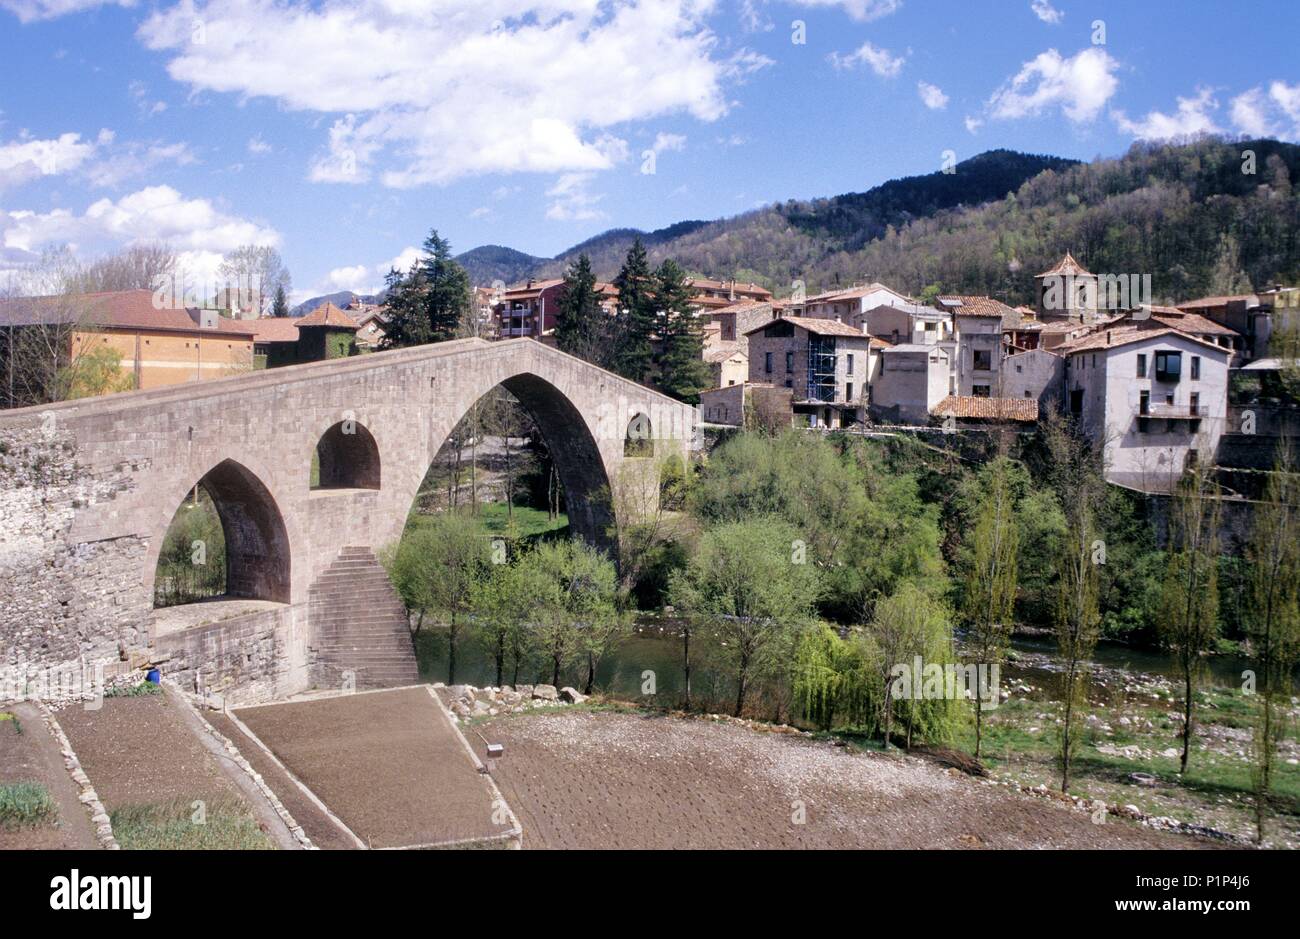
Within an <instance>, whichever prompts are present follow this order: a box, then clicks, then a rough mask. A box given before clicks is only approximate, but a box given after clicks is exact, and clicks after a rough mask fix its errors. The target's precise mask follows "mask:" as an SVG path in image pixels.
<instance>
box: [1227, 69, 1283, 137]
mask: <svg viewBox="0 0 1300 939" xmlns="http://www.w3.org/2000/svg"><path fill="white" fill-rule="evenodd" d="M1232 123H1233V126H1234V127H1235V128H1236V130H1237V132H1238V133H1240V134H1246V135H1247V136H1250V137H1283V136H1286V137H1290V138H1292V139H1297V138H1300V84H1296V85H1288V84H1286V83H1285V82H1281V81H1275V82H1272V83H1271V84H1270V85H1269V87H1268V91H1267V92H1265V91H1264V89H1263V87H1258V88H1251V89H1250V90H1249V91H1245V92H1242V93H1241V94H1239V95H1237V97H1235V98H1233V99H1232ZM1288 125H1289V126H1288Z"/></svg>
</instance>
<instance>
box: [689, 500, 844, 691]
mask: <svg viewBox="0 0 1300 939" xmlns="http://www.w3.org/2000/svg"><path fill="white" fill-rule="evenodd" d="M669 593H670V595H671V597H672V600H673V605H674V606H676V607H678V608H680V609H681V610H682V612H683V613H684V614H685V615H686V616H693V617H696V619H697V621H703V622H705V623H707V624H708V626H709V628H710V629H711V630H712V631H713V632H714V633H716V634H717V636H718V637H719V638H720V639H721V640H722V649H723V652H724V654H725V655H726V656H727V657H728V658H729V659H730V660H731V664H732V666H733V667H734V669H735V677H736V708H735V714H736V716H737V717H739V716H740V714H741V712H742V711H743V710H744V709H745V695H746V693H747V692H748V691H749V688H750V684H751V682H752V681H753V679H754V676H755V673H756V672H757V671H758V670H760V669H761V668H763V667H766V665H767V664H768V662H767V658H766V657H767V655H768V653H769V652H770V651H771V650H772V649H773V648H774V647H777V646H779V645H780V644H781V643H780V640H781V639H782V638H783V637H784V636H786V635H787V634H788V633H789V632H791V631H792V630H795V629H797V628H799V626H800V624H802V623H805V622H807V621H808V620H809V618H810V617H811V615H812V607H813V603H814V602H815V601H816V599H817V593H818V575H817V570H816V568H815V567H814V566H813V565H812V564H809V563H806V560H805V558H804V555H803V543H802V541H801V539H800V537H799V533H798V531H796V530H795V529H794V528H792V527H791V526H790V525H788V524H786V523H784V522H781V521H777V520H774V519H770V518H756V519H750V520H749V521H744V522H733V523H731V524H727V525H719V526H717V527H716V528H713V529H711V530H709V531H708V532H706V533H705V534H704V536H703V537H702V538H701V539H700V546H699V550H697V551H696V552H695V555H694V556H693V557H692V558H691V560H690V562H689V563H688V564H687V566H686V569H685V570H683V571H679V572H676V574H675V575H674V577H673V580H672V583H671V587H670V588H669Z"/></svg>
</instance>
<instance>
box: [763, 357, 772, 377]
mask: <svg viewBox="0 0 1300 939" xmlns="http://www.w3.org/2000/svg"><path fill="white" fill-rule="evenodd" d="M763 371H765V372H767V373H768V374H769V375H770V374H772V353H770V352H766V353H764V354H763Z"/></svg>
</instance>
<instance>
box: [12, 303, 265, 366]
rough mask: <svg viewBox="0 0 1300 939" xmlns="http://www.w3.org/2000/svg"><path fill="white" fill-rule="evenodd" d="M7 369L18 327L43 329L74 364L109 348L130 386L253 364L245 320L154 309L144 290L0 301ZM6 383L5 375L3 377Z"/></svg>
mask: <svg viewBox="0 0 1300 939" xmlns="http://www.w3.org/2000/svg"><path fill="white" fill-rule="evenodd" d="M0 330H2V331H3V334H0V346H3V347H4V349H5V352H4V355H5V363H6V370H8V369H9V368H10V367H11V366H12V355H13V350H14V348H15V345H16V343H17V342H20V341H21V340H20V339H19V337H18V333H19V331H21V330H43V331H44V332H45V335H47V336H49V337H51V338H52V339H54V340H56V341H57V342H58V343H60V344H62V345H64V347H65V350H64V353H63V354H65V355H66V356H68V358H69V360H71V361H75V360H77V359H78V358H80V357H81V356H82V355H84V354H86V353H87V352H89V351H90V350H91V349H94V348H107V349H111V350H112V351H113V352H115V353H116V354H117V355H118V356H119V357H120V365H121V368H122V370H123V371H124V372H126V373H127V374H128V375H129V376H130V378H131V384H132V386H133V387H135V388H160V387H163V386H166V385H177V384H181V383H184V382H191V381H203V380H205V379H209V378H221V377H224V376H226V375H235V374H238V373H240V372H245V371H250V370H251V369H252V368H253V367H254V360H253V338H254V331H253V329H252V327H251V325H250V324H249V323H248V322H246V321H239V320H234V319H231V318H229V317H225V316H222V315H220V313H219V312H218V311H217V310H215V309H204V308H198V307H181V308H170V307H168V308H159V307H156V306H155V305H154V294H153V291H150V290H123V291H116V292H111V293H94V294H83V295H79V296H49V297H26V298H15V299H10V300H4V301H0ZM6 385H8V376H6Z"/></svg>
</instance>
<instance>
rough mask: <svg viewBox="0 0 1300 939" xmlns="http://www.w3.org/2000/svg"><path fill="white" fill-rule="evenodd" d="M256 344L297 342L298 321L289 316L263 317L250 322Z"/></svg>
mask: <svg viewBox="0 0 1300 939" xmlns="http://www.w3.org/2000/svg"><path fill="white" fill-rule="evenodd" d="M248 325H249V326H251V327H253V341H254V342H297V341H298V321H297V320H296V319H291V318H290V317H287V316H263V317H261V318H259V319H255V320H249V321H248Z"/></svg>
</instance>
